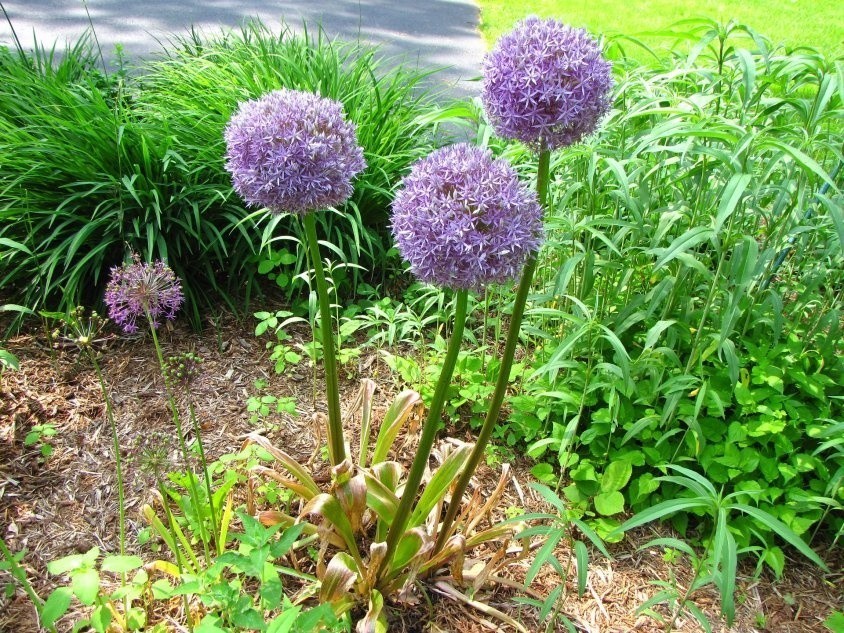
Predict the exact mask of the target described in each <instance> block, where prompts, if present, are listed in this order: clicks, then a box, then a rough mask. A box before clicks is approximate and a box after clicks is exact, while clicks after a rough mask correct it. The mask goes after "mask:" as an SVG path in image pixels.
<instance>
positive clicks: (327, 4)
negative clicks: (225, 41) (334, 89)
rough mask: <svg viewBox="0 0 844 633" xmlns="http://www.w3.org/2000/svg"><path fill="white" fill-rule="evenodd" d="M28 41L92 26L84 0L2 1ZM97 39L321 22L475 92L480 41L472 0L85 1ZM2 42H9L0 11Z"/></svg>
mask: <svg viewBox="0 0 844 633" xmlns="http://www.w3.org/2000/svg"><path fill="white" fill-rule="evenodd" d="M0 2H1V3H2V5H3V7H5V9H6V12H7V13H8V15H9V17H10V18H11V20H12V24H13V25H14V28H15V31H16V32H17V35H18V37H19V38H20V40H21V43H22V45H23V46H25V47H31V46H32V44H33V32H34V34H35V36H36V37H37V38H38V41H39V42H42V43H44V44H47V45H49V46H52V44H53V43H54V42H57V43H58V48H63V47H64V43H65V42H66V41H69V40H70V41H73V40H75V39H76V38H77V37H78V36H79V35H80V34H81V33H82V32H83V31H84V30H85V29H86V28H87V27H88V25H89V22H88V16H87V14H86V12H85V5H84V3H83V1H82V0H0ZM87 5H88V11H89V12H90V15H91V19H92V20H93V23H94V27H95V29H96V33H97V38H98V39H99V42H100V45H101V46H102V47H103V51H104V53H106V55H108V54H109V53H110V52H113V51H114V46H115V44H118V43H119V44H122V45H123V46H124V49H125V50H126V52H127V53H129V55H130V58H136V57H137V56H148V55H149V54H150V53H154V52H155V51H158V50H160V49H161V46H162V43H163V42H166V41H167V39H168V37H169V36H170V35H171V34H173V33H176V34H183V33H185V32H186V30H187V29H188V28H189V27H190V26H191V25H194V26H195V27H197V28H198V29H200V30H202V31H205V32H214V31H218V30H219V29H220V28H221V27H237V26H238V25H239V24H241V23H242V22H243V21H245V20H248V19H249V18H252V17H259V18H260V19H261V20H263V21H264V22H265V23H266V24H267V25H269V26H272V27H273V28H275V27H277V26H279V24H280V23H281V22H282V21H284V22H286V23H287V24H289V25H290V26H291V27H293V28H294V29H297V30H298V29H300V28H301V26H302V24H303V22H304V23H306V24H307V25H308V27H309V28H314V27H315V26H316V25H318V24H322V26H323V28H324V29H325V30H326V32H327V33H328V34H329V35H330V36H337V37H339V38H341V39H344V40H353V41H354V40H358V39H359V40H361V41H364V42H369V43H373V44H376V45H379V46H380V47H381V50H382V52H383V54H384V55H385V56H386V57H393V56H401V57H402V58H403V59H404V60H405V62H406V63H410V64H413V65H417V64H418V66H419V67H423V68H432V67H447V68H446V69H445V70H444V71H443V72H442V73H438V75H437V80H438V82H441V83H440V85H443V86H447V87H449V88H450V89H451V90H452V91H453V93H454V94H456V95H460V96H465V95H474V94H477V92H478V91H479V86H478V85H477V84H476V83H473V82H469V81H467V80H471V79H472V78H475V77H477V76H478V75H479V74H480V65H481V59H482V58H483V54H484V44H483V42H482V40H481V37H480V34H479V33H478V28H477V27H478V8H477V6H476V5H475V3H474V2H473V0H415V1H413V2H410V1H408V0H310V1H308V0H280V1H279V0H275V1H274V0H264V1H259V0H141V1H138V0H88V1H87ZM0 20H2V23H0V45H7V46H10V45H12V43H13V38H12V32H11V29H10V27H9V24H8V22H6V20H5V18H4V16H2V13H0Z"/></svg>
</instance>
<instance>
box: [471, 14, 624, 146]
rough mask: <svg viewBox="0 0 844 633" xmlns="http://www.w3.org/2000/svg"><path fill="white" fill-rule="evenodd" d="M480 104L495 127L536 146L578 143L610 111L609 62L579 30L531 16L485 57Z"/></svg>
mask: <svg viewBox="0 0 844 633" xmlns="http://www.w3.org/2000/svg"><path fill="white" fill-rule="evenodd" d="M483 69H484V89H483V95H482V99H483V103H484V109H485V111H486V114H487V117H489V120H490V122H491V123H492V126H493V127H494V128H495V131H496V132H497V133H498V134H499V136H502V137H504V138H509V139H518V140H520V141H522V142H524V143H527V144H528V145H531V146H532V147H534V148H535V149H556V148H559V147H565V146H567V145H571V144H573V143H577V142H578V141H580V140H581V139H582V138H583V137H584V136H587V135H589V134H591V133H592V132H594V131H595V128H596V127H597V125H598V123H599V121H600V120H601V118H602V117H603V116H604V115H605V114H606V113H607V112H608V111H609V109H610V105H611V101H610V91H611V90H612V86H613V80H612V66H611V64H610V63H609V62H608V61H606V60H605V59H604V58H603V56H602V55H601V49H600V48H599V46H598V44H597V42H595V41H594V40H593V39H592V38H591V37H589V34H588V33H587V32H586V31H585V30H583V29H575V28H572V27H570V26H567V25H564V24H562V23H560V22H558V21H556V20H550V19H549V20H540V19H539V18H537V17H536V16H531V17H529V18H526V19H524V20H522V21H521V22H519V23H518V24H517V25H516V26H515V28H514V29H513V30H512V31H511V32H510V33H508V34H507V35H505V36H503V37H502V38H501V39H500V40H499V41H498V43H497V44H496V46H495V48H494V49H493V50H492V51H491V52H490V53H489V54H488V55H487V56H486V57H485V58H484V66H483Z"/></svg>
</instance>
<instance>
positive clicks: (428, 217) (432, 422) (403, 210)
mask: <svg viewBox="0 0 844 633" xmlns="http://www.w3.org/2000/svg"><path fill="white" fill-rule="evenodd" d="M392 222H393V235H394V236H395V239H396V244H397V245H398V248H399V251H400V252H401V254H402V256H403V257H404V258H405V259H406V260H407V261H408V262H410V267H411V270H412V271H413V272H414V274H415V275H416V276H417V277H419V279H421V280H423V281H426V282H428V283H433V284H437V285H441V286H445V287H447V288H452V289H454V290H457V301H456V308H455V317H454V327H453V329H452V333H451V338H450V341H449V345H448V350H447V352H446V357H445V360H444V362H443V367H442V370H441V372H440V376H439V379H438V381H437V386H436V389H435V391H434V397H433V399H432V401H431V407H430V409H429V410H428V417H427V419H426V421H425V424H424V426H423V427H422V435H421V437H420V439H419V447H418V448H417V450H416V456H415V458H414V460H413V464H412V465H411V467H410V472H409V474H408V478H407V482H406V483H405V488H404V489H405V493H404V494H403V495H402V498H401V501H400V503H399V507H398V509H397V510H396V514H395V517H394V518H393V522H392V525H391V526H390V531H389V533H388V535H387V555H386V556H385V558H384V564H383V565H382V569H383V568H384V567H385V566H386V565H387V564H388V563H389V562H390V561H391V559H392V554H393V553H394V552H395V550H396V547H397V546H398V543H399V541H400V539H401V538H402V536H403V535H404V530H405V527H406V525H407V519H408V516H409V514H410V511H411V508H412V506H413V502H414V500H415V497H416V494H415V493H416V491H417V490H418V488H419V486H420V484H421V483H422V476H423V474H424V472H425V467H426V466H427V464H428V458H429V456H430V454H431V448H432V447H433V444H434V440H435V439H436V433H437V429H438V426H439V423H440V418H441V416H442V410H443V406H444V404H445V399H446V395H447V393H448V387H449V385H450V384H451V377H452V374H453V373H454V366H455V364H456V362H457V355H458V352H459V351H460V343H461V341H462V339H463V328H464V324H465V321H466V309H467V302H468V301H467V298H468V292H469V290H482V289H483V288H486V287H487V286H489V285H491V284H500V283H505V282H508V281H513V280H515V279H517V278H518V276H519V274H520V273H521V271H522V268H523V267H524V265H525V262H527V261H529V260H531V259H532V258H533V256H534V254H535V253H536V251H537V250H538V249H539V247H540V245H541V243H542V234H543V231H542V209H541V207H540V206H539V203H538V201H537V198H536V195H535V194H534V193H533V192H531V191H530V190H529V189H527V188H526V187H524V186H523V185H522V184H521V183H520V182H519V179H518V177H517V176H516V173H515V171H514V170H513V168H512V167H511V166H510V165H509V164H508V163H507V162H506V161H504V160H500V159H499V160H495V159H494V158H493V157H492V154H491V153H490V152H489V151H487V150H482V149H479V148H476V147H472V146H470V145H466V144H458V145H454V146H451V147H446V148H443V149H440V150H437V151H435V152H433V153H432V154H430V155H429V156H428V157H426V158H424V159H422V160H421V161H419V162H418V163H416V165H414V167H413V169H412V170H411V172H410V174H409V175H408V176H407V177H406V178H405V179H404V181H403V182H402V185H401V189H400V190H399V192H398V194H397V195H396V198H395V201H394V202H393V217H392Z"/></svg>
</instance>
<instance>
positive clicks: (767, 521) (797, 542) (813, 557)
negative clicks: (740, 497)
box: [731, 503, 829, 571]
mask: <svg viewBox="0 0 844 633" xmlns="http://www.w3.org/2000/svg"><path fill="white" fill-rule="evenodd" d="M731 505H732V507H733V508H735V509H736V510H738V511H740V512H744V513H745V514H749V515H750V516H752V517H753V518H754V519H756V520H757V521H759V522H760V523H762V524H764V525H766V526H767V527H768V528H769V529H771V530H772V531H773V532H774V534H776V535H777V536H779V537H780V538H781V539H784V540H785V541H786V542H787V543H788V544H789V545H791V546H792V547H795V548H796V549H797V550H799V551H800V553H801V554H803V556H805V557H806V558H808V559H809V560H810V561H812V562H813V563H815V565H817V566H818V567H820V568H821V569H823V570H824V571H829V568H828V567H827V566H826V563H824V562H823V561H822V560H821V558H820V556H818V555H817V554H816V553H815V552H814V550H812V548H810V547H809V546H808V545H806V541H804V540H803V539H802V538H800V537H799V536H797V534H795V533H794V532H793V531H792V530H791V528H789V527H788V526H787V525H786V524H785V523H783V522H782V521H780V520H778V519H775V518H774V517H772V516H771V515H770V514H768V513H767V512H765V511H764V510H760V509H759V508H754V507H753V506H749V505H747V504H745V503H733V504H731Z"/></svg>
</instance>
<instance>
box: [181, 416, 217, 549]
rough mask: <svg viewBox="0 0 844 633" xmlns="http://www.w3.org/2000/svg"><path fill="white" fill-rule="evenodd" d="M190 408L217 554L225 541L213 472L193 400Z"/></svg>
mask: <svg viewBox="0 0 844 633" xmlns="http://www.w3.org/2000/svg"><path fill="white" fill-rule="evenodd" d="M188 408H189V409H190V420H191V424H193V432H194V434H195V435H196V445H197V447H198V448H199V461H200V463H201V464H202V474H203V476H204V477H205V491H206V492H207V493H208V509H209V510H210V511H211V529H212V530H213V537H214V545H215V546H216V548H217V554H222V553H223V546H224V545H225V543H221V542H220V541H219V538H220V532H219V527H220V526H219V525H218V524H217V510H216V508H214V494H213V493H212V492H211V473H210V472H208V461H207V460H206V459H205V447H203V445H202V428H201V427H200V426H199V420H198V419H197V418H196V407H194V406H193V401H190V402H188Z"/></svg>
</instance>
